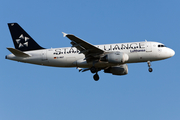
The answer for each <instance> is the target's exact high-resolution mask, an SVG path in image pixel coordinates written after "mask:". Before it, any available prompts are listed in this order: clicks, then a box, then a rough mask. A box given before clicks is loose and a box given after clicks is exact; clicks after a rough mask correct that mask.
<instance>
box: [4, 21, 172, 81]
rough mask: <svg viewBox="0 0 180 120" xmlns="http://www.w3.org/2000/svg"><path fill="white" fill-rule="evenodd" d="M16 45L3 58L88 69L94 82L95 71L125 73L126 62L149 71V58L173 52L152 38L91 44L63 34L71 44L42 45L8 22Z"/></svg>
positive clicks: (83, 70) (162, 56)
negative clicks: (62, 45)
mask: <svg viewBox="0 0 180 120" xmlns="http://www.w3.org/2000/svg"><path fill="white" fill-rule="evenodd" d="M8 27H9V30H10V33H11V37H12V40H13V43H14V46H15V48H7V49H8V50H9V51H10V52H11V53H12V54H10V55H6V57H5V58H6V59H9V60H14V61H18V62H23V63H31V64H37V65H43V66H51V67H66V68H69V67H76V68H78V70H79V72H85V71H91V73H93V74H94V76H93V78H94V80H95V81H98V80H99V75H98V72H99V71H101V70H104V73H111V74H113V75H119V76H121V75H126V74H128V66H127V64H128V63H139V62H147V64H148V67H149V69H148V70H149V72H152V71H153V69H152V68H151V62H152V61H158V60H163V59H167V58H170V57H172V56H174V54H175V51H174V50H172V49H171V48H168V47H166V46H165V45H164V44H162V43H159V42H152V41H147V40H145V41H142V42H129V43H117V44H104V45H92V44H90V43H88V42H86V41H84V40H82V39H80V38H78V37H76V36H74V35H72V34H66V33H64V32H62V33H63V36H64V37H67V38H68V39H70V41H71V42H70V43H71V45H72V46H71V47H63V48H50V49H45V48H43V47H41V46H40V45H39V44H38V43H36V41H35V40H34V39H33V38H32V37H31V36H30V35H29V34H28V33H27V32H26V31H25V30H24V29H23V28H22V27H21V26H20V25H19V24H18V23H8Z"/></svg>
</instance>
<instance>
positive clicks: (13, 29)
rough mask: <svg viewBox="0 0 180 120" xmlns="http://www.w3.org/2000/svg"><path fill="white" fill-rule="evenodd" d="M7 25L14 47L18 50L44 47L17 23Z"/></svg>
mask: <svg viewBox="0 0 180 120" xmlns="http://www.w3.org/2000/svg"><path fill="white" fill-rule="evenodd" d="M8 27H9V30H10V33H11V37H12V39H13V43H14V46H15V48H16V49H18V50H20V51H29V50H39V49H44V48H42V47H41V46H39V45H38V44H37V43H36V41H34V40H33V38H32V37H31V36H30V35H29V34H28V33H27V32H26V31H25V30H24V29H23V28H22V27H21V26H20V25H19V24H18V23H8Z"/></svg>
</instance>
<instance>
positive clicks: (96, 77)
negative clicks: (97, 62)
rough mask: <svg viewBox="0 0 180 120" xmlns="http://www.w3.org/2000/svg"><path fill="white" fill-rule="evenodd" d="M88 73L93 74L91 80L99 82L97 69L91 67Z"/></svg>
mask: <svg viewBox="0 0 180 120" xmlns="http://www.w3.org/2000/svg"><path fill="white" fill-rule="evenodd" d="M90 71H91V73H95V74H94V76H93V78H94V80H95V81H98V80H99V75H98V69H97V68H95V67H94V66H93V67H91V68H90Z"/></svg>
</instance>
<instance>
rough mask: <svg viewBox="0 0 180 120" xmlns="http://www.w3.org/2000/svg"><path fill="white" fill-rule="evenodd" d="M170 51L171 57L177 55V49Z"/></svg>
mask: <svg viewBox="0 0 180 120" xmlns="http://www.w3.org/2000/svg"><path fill="white" fill-rule="evenodd" d="M169 53H170V56H171V57H172V56H174V55H175V51H174V50H172V49H170V51H169Z"/></svg>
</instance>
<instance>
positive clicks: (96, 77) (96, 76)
mask: <svg viewBox="0 0 180 120" xmlns="http://www.w3.org/2000/svg"><path fill="white" fill-rule="evenodd" d="M93 78H94V80H95V81H98V80H99V75H98V74H97V73H96V74H95V75H94V76H93Z"/></svg>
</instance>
